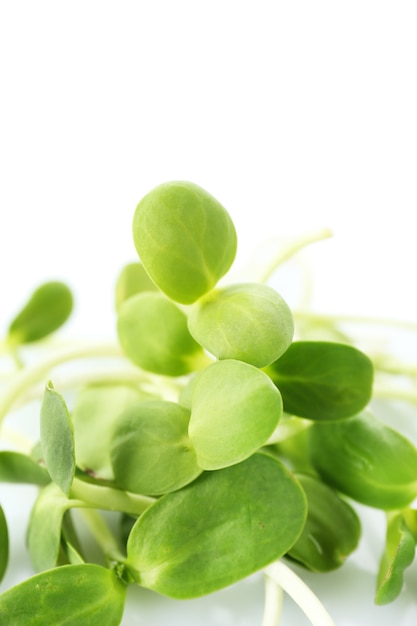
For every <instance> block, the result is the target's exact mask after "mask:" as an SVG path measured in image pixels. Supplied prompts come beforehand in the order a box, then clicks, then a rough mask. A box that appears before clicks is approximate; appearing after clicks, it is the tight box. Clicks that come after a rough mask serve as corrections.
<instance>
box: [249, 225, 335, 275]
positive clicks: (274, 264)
mask: <svg viewBox="0 0 417 626" xmlns="http://www.w3.org/2000/svg"><path fill="white" fill-rule="evenodd" d="M332 236H333V233H332V232H331V230H329V229H328V228H323V229H321V230H319V231H316V232H313V233H307V234H305V235H301V237H298V238H297V239H293V240H291V241H289V242H288V243H287V244H286V245H282V246H281V247H280V248H279V250H278V251H277V253H276V255H275V256H274V257H273V258H272V259H271V260H270V261H269V263H268V265H267V266H266V267H264V268H263V270H262V271H260V273H259V276H258V282H260V283H266V282H267V281H268V280H269V278H270V277H271V276H272V274H273V273H274V272H275V270H276V269H277V268H278V267H279V266H280V265H282V263H284V262H285V261H287V260H288V259H290V258H291V257H292V256H294V255H295V254H296V253H297V252H299V251H300V250H302V249H303V248H305V247H306V246H308V245H309V244H311V243H316V242H317V241H321V240H322V239H327V238H329V237H332Z"/></svg>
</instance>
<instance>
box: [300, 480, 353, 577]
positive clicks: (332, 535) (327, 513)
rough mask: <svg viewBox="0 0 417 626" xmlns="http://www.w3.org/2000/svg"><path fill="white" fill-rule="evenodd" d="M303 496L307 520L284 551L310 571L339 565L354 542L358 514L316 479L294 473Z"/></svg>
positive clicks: (321, 570)
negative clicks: (304, 497) (288, 548)
mask: <svg viewBox="0 0 417 626" xmlns="http://www.w3.org/2000/svg"><path fill="white" fill-rule="evenodd" d="M296 478H297V480H298V481H299V483H300V484H301V486H302V487H303V489H304V491H305V494H306V496H307V503H308V513H307V521H306V524H305V526H304V528H303V532H302V533H301V535H300V537H299V539H298V540H297V541H296V543H295V544H294V545H293V546H292V548H291V550H290V551H289V552H288V556H290V557H291V558H292V559H295V560H296V561H298V562H299V563H301V564H302V565H304V566H305V567H307V568H308V569H310V570H312V571H314V572H328V571H330V570H333V569H336V568H337V567H340V566H341V565H343V563H344V562H345V560H346V558H347V557H348V556H349V554H351V553H352V552H353V551H354V550H355V549H356V548H357V546H358V542H359V539H360V536H361V526H360V522H359V518H358V516H357V514H356V513H355V511H354V510H353V509H352V507H351V506H349V504H348V503H347V502H346V501H345V500H342V498H340V496H339V495H338V494H337V492H336V491H334V490H333V489H331V488H330V487H328V486H327V485H325V484H324V483H322V482H321V481H320V480H318V479H316V478H314V477H312V476H307V475H302V474H296Z"/></svg>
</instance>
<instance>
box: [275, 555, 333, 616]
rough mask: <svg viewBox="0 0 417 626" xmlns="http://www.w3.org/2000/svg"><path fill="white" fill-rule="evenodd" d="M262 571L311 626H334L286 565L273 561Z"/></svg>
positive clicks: (306, 588) (313, 597)
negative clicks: (288, 598)
mask: <svg viewBox="0 0 417 626" xmlns="http://www.w3.org/2000/svg"><path fill="white" fill-rule="evenodd" d="M264 571H265V574H266V575H267V576H269V577H270V578H271V579H272V580H273V581H274V582H275V583H276V584H277V585H279V586H280V587H282V589H283V590H284V591H285V592H286V593H288V595H289V596H291V598H292V599H293V600H294V602H296V604H298V606H299V607H300V609H301V610H302V611H303V612H304V613H305V614H306V616H307V617H308V619H309V620H310V622H311V623H312V624H313V626H335V623H334V621H333V620H332V618H331V617H330V615H329V614H328V612H327V611H326V609H325V608H324V606H323V605H322V603H321V602H320V600H319V599H318V598H317V596H316V595H315V594H314V593H313V592H312V591H311V589H310V588H309V587H307V585H306V584H305V583H304V582H303V581H302V580H301V578H300V577H299V576H297V574H295V572H293V571H292V570H291V569H290V568H289V567H287V565H284V563H282V562H281V561H275V563H272V564H271V565H268V567H266V568H265V570H264ZM271 624H272V623H271ZM268 626H269V624H268Z"/></svg>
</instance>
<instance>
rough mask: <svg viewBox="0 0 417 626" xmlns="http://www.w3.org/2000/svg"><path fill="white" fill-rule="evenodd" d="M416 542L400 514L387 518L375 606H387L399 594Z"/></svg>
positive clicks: (412, 557) (412, 558) (411, 560)
mask: <svg viewBox="0 0 417 626" xmlns="http://www.w3.org/2000/svg"><path fill="white" fill-rule="evenodd" d="M415 549H416V540H415V538H414V537H413V534H412V533H411V531H410V529H409V528H408V526H407V524H406V521H405V519H404V517H403V515H402V513H393V514H391V515H388V518H387V534H386V545H385V551H384V554H383V556H382V559H381V563H380V566H379V573H378V582H377V592H376V596H375V603H376V604H388V603H389V602H392V601H393V600H395V598H396V597H397V596H398V595H399V594H400V592H401V589H402V586H403V573H404V570H405V569H406V568H407V567H408V566H409V565H411V563H412V562H413V560H414V554H415Z"/></svg>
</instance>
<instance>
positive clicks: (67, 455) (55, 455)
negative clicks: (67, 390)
mask: <svg viewBox="0 0 417 626" xmlns="http://www.w3.org/2000/svg"><path fill="white" fill-rule="evenodd" d="M40 430H41V445H42V452H43V456H44V459H45V463H46V467H47V469H48V472H49V475H50V476H51V478H52V480H53V481H54V482H55V483H56V484H57V485H58V486H59V487H61V489H62V491H63V492H64V493H65V494H67V495H68V494H69V490H70V488H71V484H72V481H73V478H74V474H75V452H74V433H73V427H72V423H71V419H70V416H69V413H68V409H67V405H66V404H65V401H64V399H63V397H62V396H61V395H60V394H59V393H57V392H56V391H55V389H54V388H53V386H52V383H49V384H48V385H47V386H46V389H45V393H44V396H43V401H42V407H41V420H40Z"/></svg>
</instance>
